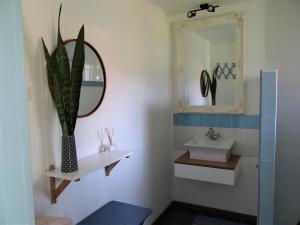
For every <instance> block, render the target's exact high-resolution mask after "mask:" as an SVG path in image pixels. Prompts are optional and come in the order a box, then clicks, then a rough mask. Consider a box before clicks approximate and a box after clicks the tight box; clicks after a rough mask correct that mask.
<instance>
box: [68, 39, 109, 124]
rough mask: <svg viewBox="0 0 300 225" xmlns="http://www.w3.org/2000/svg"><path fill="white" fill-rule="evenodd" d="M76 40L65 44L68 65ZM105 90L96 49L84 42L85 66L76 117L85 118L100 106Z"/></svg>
mask: <svg viewBox="0 0 300 225" xmlns="http://www.w3.org/2000/svg"><path fill="white" fill-rule="evenodd" d="M75 44H76V40H69V41H66V42H65V47H66V50H67V53H68V57H69V61H70V65H72V58H73V54H74V49H75ZM105 88H106V74H105V68H104V64H103V61H102V59H101V57H100V55H99V54H98V52H97V51H96V49H95V48H94V47H93V46H92V45H91V44H89V43H87V42H85V65H84V70H83V74H82V86H81V94H80V103H79V110H78V117H79V118H81V117H86V116H89V115H91V114H92V113H93V112H95V111H96V110H97V109H98V107H99V106H100V104H101V102H102V100H103V97H104V94H105Z"/></svg>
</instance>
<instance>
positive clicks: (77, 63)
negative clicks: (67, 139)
mask: <svg viewBox="0 0 300 225" xmlns="http://www.w3.org/2000/svg"><path fill="white" fill-rule="evenodd" d="M84 61H85V50H84V26H82V27H81V29H80V31H79V34H78V37H77V41H76V45H75V51H74V55H73V62H72V71H71V88H70V96H69V102H70V119H71V125H72V129H73V132H74V130H75V126H76V119H77V115H78V108H79V100H80V91H81V83H82V72H83V69H84Z"/></svg>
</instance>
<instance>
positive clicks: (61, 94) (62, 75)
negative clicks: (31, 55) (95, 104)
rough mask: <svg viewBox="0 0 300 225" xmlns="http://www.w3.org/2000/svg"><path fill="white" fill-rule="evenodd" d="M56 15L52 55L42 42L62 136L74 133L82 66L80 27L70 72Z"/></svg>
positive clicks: (82, 52)
mask: <svg viewBox="0 0 300 225" xmlns="http://www.w3.org/2000/svg"><path fill="white" fill-rule="evenodd" d="M61 10H62V5H61V6H60V9H59V16H58V35H57V47H56V50H55V51H54V53H53V54H52V56H50V55H49V51H48V49H47V47H46V45H45V43H44V40H43V38H42V42H43V48H44V53H45V58H46V61H47V72H48V82H49V86H50V87H49V88H50V92H51V94H52V97H53V98H54V102H55V105H56V110H57V114H58V118H59V121H60V124H61V127H62V132H63V136H65V137H66V136H69V135H73V134H74V130H75V126H76V119H77V114H78V108H79V100H80V90H81V82H82V72H83V68H84V60H85V57H84V56H85V55H84V26H82V28H81V29H80V32H79V34H78V39H77V41H76V46H75V51H74V56H73V62H72V72H71V69H70V63H69V57H68V54H67V50H66V47H65V43H64V42H63V40H62V37H61V33H60V16H61Z"/></svg>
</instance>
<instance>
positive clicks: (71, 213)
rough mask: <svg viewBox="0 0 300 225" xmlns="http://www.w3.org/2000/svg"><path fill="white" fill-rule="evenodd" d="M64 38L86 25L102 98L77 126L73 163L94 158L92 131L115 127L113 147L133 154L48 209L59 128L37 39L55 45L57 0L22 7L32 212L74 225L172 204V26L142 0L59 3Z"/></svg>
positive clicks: (74, 185)
mask: <svg viewBox="0 0 300 225" xmlns="http://www.w3.org/2000/svg"><path fill="white" fill-rule="evenodd" d="M62 2H63V11H62V24H61V27H62V34H63V38H64V39H70V38H75V37H76V35H77V32H78V31H79V28H80V26H81V25H82V24H83V23H84V24H85V28H86V32H85V34H86V40H87V41H88V42H90V43H91V44H93V45H94V46H95V48H96V49H97V50H98V52H99V53H100V55H101V57H102V59H103V61H104V64H105V67H106V72H107V91H106V96H105V98H104V101H103V103H102V105H101V107H100V108H99V109H98V110H97V112H95V113H94V114H93V115H92V116H90V117H88V118H85V119H79V120H78V123H77V128H76V131H75V134H76V141H77V149H78V156H79V158H82V157H84V156H87V155H90V154H93V153H96V152H97V151H98V145H99V142H98V139H97V135H96V130H97V129H100V128H103V127H105V126H108V127H114V128H115V142H116V143H117V146H118V147H119V148H123V149H129V150H132V151H133V152H134V155H133V156H132V157H131V158H130V159H126V160H123V161H121V163H120V164H119V165H118V166H117V167H116V168H115V169H114V171H113V172H112V174H111V175H110V176H109V177H105V176H104V171H103V170H101V171H95V172H94V173H92V174H90V175H88V176H86V177H83V178H82V179H81V181H80V182H79V183H72V184H71V185H70V186H69V187H68V188H67V189H66V190H65V192H63V194H62V195H61V197H59V199H58V202H57V203H56V204H55V205H51V204H50V199H49V180H48V178H47V177H46V176H45V174H46V171H47V168H48V165H49V164H50V163H55V164H56V165H59V164H60V154H61V153H60V149H61V146H60V145H61V131H60V130H61V128H60V125H59V122H58V120H57V115H56V112H55V108H54V106H53V103H52V99H51V97H50V94H49V91H48V87H47V79H46V69H45V60H44V56H43V52H42V48H41V41H40V37H41V36H43V37H44V38H45V41H46V43H47V45H48V46H49V47H50V49H53V46H54V44H55V39H56V24H57V21H56V20H57V14H58V7H59V1H54V0H53V1H39V0H23V16H24V31H25V37H24V38H25V47H26V48H25V50H26V53H25V54H26V56H25V59H26V65H27V78H28V91H29V95H30V99H29V103H28V105H29V114H30V115H29V117H30V118H29V119H30V132H31V146H32V161H33V165H32V169H33V185H34V200H35V208H36V211H38V212H42V213H46V214H48V215H55V216H66V217H70V218H71V219H72V220H73V222H75V223H76V222H78V221H80V220H81V219H83V218H84V217H86V216H87V215H89V214H90V213H92V212H93V211H94V210H96V209H97V208H99V207H100V206H102V205H103V204H104V203H106V202H108V201H110V200H120V201H124V202H128V203H133V204H138V205H142V206H147V207H151V208H153V209H154V216H153V217H152V220H153V219H154V217H156V216H157V215H158V213H161V211H162V210H163V209H164V208H165V207H166V206H167V205H168V204H169V203H170V201H171V193H170V190H171V174H172V168H171V165H172V164H171V143H172V137H171V134H172V130H171V128H172V123H171V120H172V114H171V79H170V59H169V58H170V57H169V56H170V54H169V51H170V36H169V30H170V26H169V23H168V21H167V19H166V17H165V14H164V13H163V12H162V11H161V10H160V9H158V8H156V7H155V6H153V5H152V4H151V3H149V2H147V1H141V0H124V1H117V0H113V1H99V0H90V1H88V2H87V1H80V0H64V1H62Z"/></svg>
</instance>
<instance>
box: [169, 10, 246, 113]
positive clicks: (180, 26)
mask: <svg viewBox="0 0 300 225" xmlns="http://www.w3.org/2000/svg"><path fill="white" fill-rule="evenodd" d="M228 23H237V24H238V26H237V39H236V40H237V52H236V56H237V62H236V73H237V78H236V79H237V85H236V90H235V94H236V96H237V97H236V105H234V106H221V105H219V106H218V105H215V106H209V105H205V106H200V105H199V106H194V105H186V104H185V87H184V86H185V82H184V74H183V62H184V58H183V57H184V54H183V53H184V44H183V43H184V39H183V38H184V29H185V28H193V27H197V28H200V27H209V26H216V25H222V24H228ZM172 31H173V38H174V39H173V40H174V46H173V49H174V57H173V59H174V62H173V65H174V66H173V74H174V77H173V78H174V80H173V96H174V103H175V112H177V113H178V112H184V113H222V114H242V113H243V112H244V107H245V102H244V82H243V75H244V46H245V41H244V37H245V35H244V32H245V30H244V16H243V13H241V12H236V13H231V14H226V15H221V16H211V17H205V18H197V19H194V20H185V21H181V22H176V23H174V24H173V25H172Z"/></svg>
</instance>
